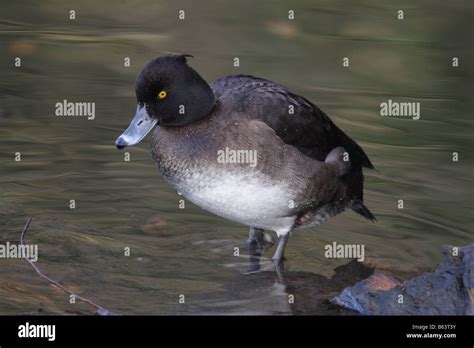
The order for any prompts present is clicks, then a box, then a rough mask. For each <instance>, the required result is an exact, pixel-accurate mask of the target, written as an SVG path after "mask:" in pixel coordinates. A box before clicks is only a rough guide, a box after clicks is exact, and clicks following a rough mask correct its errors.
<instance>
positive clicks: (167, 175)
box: [115, 54, 376, 264]
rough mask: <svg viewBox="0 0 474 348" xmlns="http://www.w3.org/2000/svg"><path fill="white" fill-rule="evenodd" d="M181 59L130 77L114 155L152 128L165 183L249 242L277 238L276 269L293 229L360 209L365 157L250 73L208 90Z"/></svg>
mask: <svg viewBox="0 0 474 348" xmlns="http://www.w3.org/2000/svg"><path fill="white" fill-rule="evenodd" d="M188 58H193V57H192V56H191V55H189V54H178V55H166V56H161V57H158V58H155V59H153V60H151V61H150V62H149V63H148V64H146V65H145V66H144V67H143V68H142V70H141V71H140V72H139V73H138V77H137V79H136V82H135V95H136V100H137V106H136V113H135V116H134V117H133V119H132V121H131V123H130V125H129V126H128V128H126V130H125V131H124V132H123V133H122V134H121V135H120V136H119V137H118V138H117V140H116V141H115V145H116V147H117V148H118V149H123V148H125V147H127V146H132V145H136V144H138V143H139V142H140V141H141V140H143V139H144V138H145V136H146V135H147V134H148V133H149V132H151V131H153V134H152V139H151V155H152V158H153V160H154V161H155V163H156V165H157V167H158V170H159V172H160V173H161V175H162V176H163V178H164V179H165V180H166V181H167V182H168V183H169V184H170V185H171V186H172V187H173V188H174V189H175V190H176V191H177V192H179V193H180V194H181V195H182V196H184V197H185V198H186V199H187V200H189V201H191V202H192V203H194V204H195V205H197V206H199V207H201V208H203V209H205V210H207V211H209V212H211V213H213V214H215V215H218V216H220V217H223V218H225V219H228V220H231V221H234V222H237V223H241V224H244V225H247V226H249V237H248V243H254V244H255V243H257V244H258V245H259V246H260V245H261V244H262V241H263V237H264V236H265V232H264V231H265V230H267V231H273V232H275V233H276V236H277V238H278V244H277V246H276V250H275V253H274V255H273V257H272V260H273V261H274V262H275V263H277V264H281V263H282V262H283V260H284V252H285V248H286V245H287V242H288V239H289V237H290V235H291V234H292V233H293V232H294V231H295V230H300V229H303V228H306V227H310V226H316V225H320V224H322V223H324V222H325V221H327V220H328V219H330V218H331V217H333V216H335V215H338V214H340V213H342V212H343V211H345V210H347V209H351V210H352V211H354V212H355V213H357V214H360V215H361V216H363V217H364V218H366V219H368V220H371V221H375V220H376V218H375V216H374V215H373V214H372V213H371V212H370V210H369V209H368V208H367V207H366V206H365V205H364V200H363V185H364V175H363V168H368V169H374V166H373V165H372V163H371V161H370V159H369V158H368V156H367V155H366V153H365V152H364V150H363V149H362V148H361V146H360V145H358V144H357V143H356V142H355V141H354V140H353V139H351V138H350V137H349V136H348V135H346V134H345V133H344V132H343V131H342V130H341V129H340V128H338V127H337V126H336V124H335V123H334V122H333V121H332V120H331V119H330V118H329V117H328V116H327V115H326V114H325V113H324V112H323V111H322V110H321V109H320V108H318V107H317V106H316V105H315V104H313V103H312V102H311V101H309V100H308V99H306V98H304V97H302V96H300V95H298V94H296V93H293V92H291V91H290V90H289V89H288V88H286V87H284V86H282V85H280V84H278V83H275V82H272V81H269V80H266V79H263V78H258V77H254V76H251V75H229V76H225V77H222V78H219V79H218V80H216V81H214V82H212V83H210V84H208V83H207V82H206V81H205V80H204V79H203V78H202V77H201V76H200V75H199V74H198V73H197V72H196V71H195V70H194V69H193V68H192V67H191V66H190V65H189V64H188V60H189V59H188Z"/></svg>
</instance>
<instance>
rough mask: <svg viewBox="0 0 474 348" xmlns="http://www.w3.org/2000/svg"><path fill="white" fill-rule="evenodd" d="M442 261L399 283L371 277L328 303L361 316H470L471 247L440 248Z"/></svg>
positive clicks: (473, 288) (473, 307) (473, 286)
mask: <svg viewBox="0 0 474 348" xmlns="http://www.w3.org/2000/svg"><path fill="white" fill-rule="evenodd" d="M443 253H444V254H445V258H444V260H443V261H442V262H441V264H440V265H439V266H438V268H437V269H436V270H435V271H433V272H429V273H423V274H421V275H420V276H418V277H415V278H412V279H409V280H407V281H405V282H403V283H401V284H400V283H399V282H398V281H397V280H395V279H393V278H391V277H389V276H385V275H383V274H381V273H374V274H373V275H371V276H370V277H369V278H367V279H364V280H362V281H360V282H358V283H357V284H356V285H354V286H352V287H349V288H346V289H344V290H343V291H342V293H340V294H339V295H337V296H336V297H334V298H333V299H332V300H331V302H333V303H335V304H337V305H339V306H341V307H344V308H347V309H350V310H353V311H355V312H357V313H360V314H364V315H473V314H474V244H469V245H466V246H464V247H457V248H456V247H452V246H444V247H443Z"/></svg>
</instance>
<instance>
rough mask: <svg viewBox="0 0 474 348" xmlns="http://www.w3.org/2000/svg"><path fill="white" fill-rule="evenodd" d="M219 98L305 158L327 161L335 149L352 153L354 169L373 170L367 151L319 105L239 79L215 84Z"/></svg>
mask: <svg viewBox="0 0 474 348" xmlns="http://www.w3.org/2000/svg"><path fill="white" fill-rule="evenodd" d="M212 88H213V90H214V92H215V94H216V96H217V97H218V98H223V99H225V100H226V102H229V101H230V100H232V104H233V105H234V107H237V108H239V109H240V111H242V112H244V113H245V114H247V115H248V116H249V117H250V118H252V119H258V120H260V121H263V122H265V123H266V124H267V125H268V126H270V127H271V128H272V129H273V130H274V131H275V133H276V134H277V135H278V136H279V137H280V138H281V139H282V140H283V142H285V143H286V144H289V145H292V146H294V147H296V148H297V149H298V150H299V151H301V152H302V153H304V154H305V155H307V156H309V157H311V158H314V159H317V160H319V161H324V160H325V158H326V156H327V155H328V153H329V152H330V151H331V150H333V149H334V148H336V147H340V146H341V147H343V148H344V149H346V151H347V152H348V153H349V156H350V158H351V164H352V167H353V168H354V169H355V170H360V168H361V167H362V166H364V167H367V168H373V165H372V163H371V162H370V160H369V158H368V157H367V155H366V154H365V152H364V150H362V148H361V147H360V146H359V145H358V144H357V143H356V142H355V141H354V140H352V139H351V138H349V137H348V136H347V135H346V134H345V133H344V132H343V131H342V130H340V129H339V128H338V127H337V126H336V125H335V124H334V123H333V122H332V121H331V119H330V118H329V117H328V116H327V115H326V114H325V113H324V112H323V111H322V110H320V109H319V108H318V107H317V106H316V105H314V104H313V103H311V102H310V101H308V100H307V99H305V98H303V97H301V96H299V95H296V94H294V93H291V92H290V91H288V90H287V89H286V88H285V87H283V86H281V85H278V84H276V83H273V82H271V81H268V80H264V79H260V78H255V77H253V76H247V75H237V76H230V77H227V78H223V79H221V80H218V81H216V82H214V84H213V85H212Z"/></svg>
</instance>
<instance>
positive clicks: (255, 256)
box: [247, 226, 265, 272]
mask: <svg viewBox="0 0 474 348" xmlns="http://www.w3.org/2000/svg"><path fill="white" fill-rule="evenodd" d="M264 238H265V232H263V230H262V229H261V228H256V227H252V226H250V230H249V239H247V243H248V247H249V268H248V270H249V272H257V271H259V270H260V262H259V261H260V256H262V251H263V249H264V247H263V241H264Z"/></svg>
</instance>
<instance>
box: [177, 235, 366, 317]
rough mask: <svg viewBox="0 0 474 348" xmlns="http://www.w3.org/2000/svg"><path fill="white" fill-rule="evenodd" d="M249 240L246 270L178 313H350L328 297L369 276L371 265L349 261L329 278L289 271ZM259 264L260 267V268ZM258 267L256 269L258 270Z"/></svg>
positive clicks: (197, 298) (181, 308)
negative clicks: (262, 254)
mask: <svg viewBox="0 0 474 348" xmlns="http://www.w3.org/2000/svg"><path fill="white" fill-rule="evenodd" d="M254 244H255V243H251V244H250V247H249V250H250V252H251V253H252V252H253V254H250V255H249V256H248V263H249V269H250V270H252V272H250V273H246V274H240V275H238V276H236V277H235V278H233V279H231V280H230V281H229V282H227V283H226V284H224V288H225V289H226V291H225V292H218V293H207V294H203V295H200V296H197V297H196V298H195V299H194V301H193V304H192V305H187V306H178V307H177V308H176V310H177V313H179V314H197V313H201V314H207V315H213V314H214V315H218V314H226V315H255V314H266V315H270V314H319V315H334V314H351V312H350V311H346V310H343V309H341V308H339V307H337V306H335V305H333V304H332V303H330V302H329V299H330V298H332V297H334V296H335V295H337V294H338V293H340V292H341V291H342V290H343V289H344V288H346V287H348V286H352V285H354V284H355V283H357V282H358V281H360V280H363V279H365V278H367V277H369V276H370V275H371V274H372V273H373V268H371V267H368V266H366V265H363V264H361V263H359V262H357V261H356V260H353V261H351V262H349V263H347V264H344V265H342V266H338V267H336V268H335V270H334V274H333V275H332V276H331V277H327V276H325V275H321V274H316V273H311V272H303V271H291V270H288V269H285V266H284V265H282V264H278V265H274V263H273V262H272V261H270V260H268V259H265V258H262V257H261V249H258V248H255V245H254ZM260 263H262V265H261V266H262V267H263V270H260ZM258 270H260V271H258Z"/></svg>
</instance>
